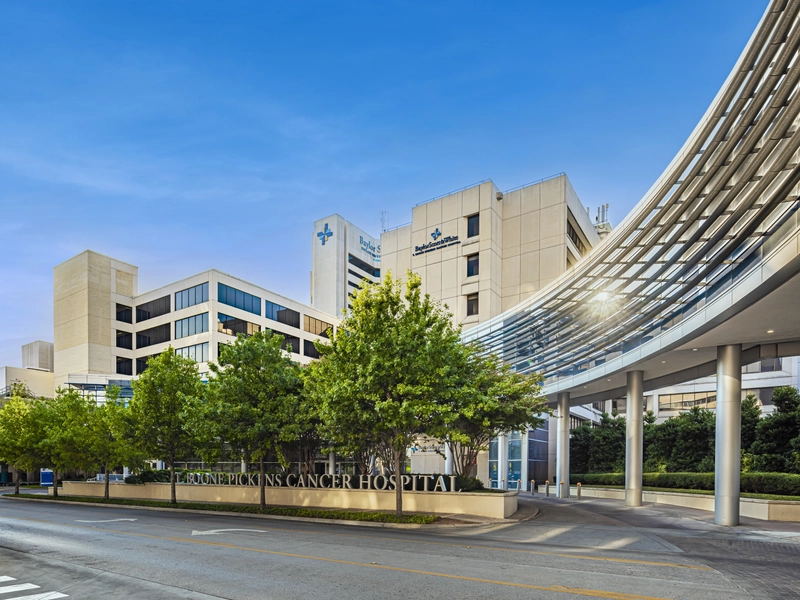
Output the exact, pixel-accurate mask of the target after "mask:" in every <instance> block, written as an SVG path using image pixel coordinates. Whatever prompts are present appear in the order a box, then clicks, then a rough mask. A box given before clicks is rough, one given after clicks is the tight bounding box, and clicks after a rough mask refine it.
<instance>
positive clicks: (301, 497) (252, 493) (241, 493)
mask: <svg viewBox="0 0 800 600" xmlns="http://www.w3.org/2000/svg"><path fill="white" fill-rule="evenodd" d="M266 490H267V504H270V505H277V506H296V507H303V508H331V509H342V510H351V509H352V510H379V511H393V510H394V508H395V493H394V491H379V490H326V489H298V488H286V487H268V488H266ZM103 491H104V484H103V483H102V482H73V481H65V482H64V486H63V491H61V492H60V494H59V495H63V496H95V497H97V496H102V495H103ZM110 494H111V496H112V497H113V498H131V499H133V498H135V499H141V500H169V498H170V485H169V484H168V483H146V484H144V485H130V484H125V483H116V484H115V483H112V484H111V485H110ZM259 494H260V491H259V488H258V487H257V486H232V485H191V484H179V485H177V486H176V495H177V498H178V500H179V501H185V502H215V503H231V504H258V503H259ZM403 508H404V509H405V510H407V511H409V512H423V513H433V514H439V515H441V514H463V515H476V516H482V517H489V518H493V519H504V518H506V517H509V516H511V515H513V514H514V513H515V512H516V511H517V494H516V493H515V492H508V493H505V494H493V493H492V494H490V493H486V494H477V493H454V494H453V493H442V492H439V493H435V494H434V493H425V492H404V493H403Z"/></svg>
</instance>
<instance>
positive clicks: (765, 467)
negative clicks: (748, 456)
mask: <svg viewBox="0 0 800 600" xmlns="http://www.w3.org/2000/svg"><path fill="white" fill-rule="evenodd" d="M772 403H773V404H774V405H775V411H774V412H773V413H772V414H771V415H768V416H766V417H764V418H763V419H761V420H760V421H759V422H758V425H757V426H756V439H755V442H753V445H752V447H751V452H752V453H753V460H754V466H755V470H757V471H775V472H786V471H794V470H795V460H794V456H793V447H792V441H793V440H794V439H796V438H797V437H798V436H799V435H800V411H799V410H798V407H799V406H800V392H798V391H797V389H796V388H794V387H791V386H785V387H777V388H775V390H774V391H773V392H772Z"/></svg>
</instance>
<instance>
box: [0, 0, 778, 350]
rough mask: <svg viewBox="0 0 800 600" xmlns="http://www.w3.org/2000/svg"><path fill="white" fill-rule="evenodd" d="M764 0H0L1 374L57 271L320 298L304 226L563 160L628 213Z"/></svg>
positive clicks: (394, 218)
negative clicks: (68, 264) (97, 265)
mask: <svg viewBox="0 0 800 600" xmlns="http://www.w3.org/2000/svg"><path fill="white" fill-rule="evenodd" d="M765 7H766V1H765V0H757V1H756V0H664V1H645V0H629V1H622V0H618V1H615V0H605V1H603V2H596V1H583V0H576V1H573V2H570V3H566V2H554V1H549V2H543V1H533V0H531V1H528V2H505V3H504V2H488V1H487V2H464V1H452V2H448V1H443V2H421V1H420V2H399V1H398V2H387V1H384V2H366V1H365V2H347V1H343V0H342V1H339V2H324V3H323V2H320V3H313V2H280V3H278V2H264V1H259V2H249V1H245V0H240V1H237V2H207V1H198V0H192V1H189V0H184V1H178V0H175V1H172V2H167V1H165V2H155V1H152V2H141V1H139V0H137V1H135V2H133V1H115V2H99V1H97V2H91V1H87V0H84V1H79V2H27V1H7V2H3V3H2V4H0V239H1V240H2V248H3V249H2V252H1V253H0V280H2V282H3V284H2V286H0V314H2V315H3V319H2V327H1V328H0V365H3V364H8V365H12V366H16V365H19V363H20V350H19V346H20V345H21V344H23V343H26V342H28V341H32V340H34V339H44V340H52V339H53V338H52V336H53V333H52V268H53V266H54V265H56V264H58V263H59V262H62V261H63V260H66V259H68V258H70V257H71V256H73V255H75V254H77V253H79V252H81V251H83V250H85V249H87V248H91V249H93V250H96V251H98V252H102V253H105V254H109V255H111V256H114V257H116V258H119V259H121V260H124V261H127V262H130V263H133V264H136V265H138V266H139V268H140V271H139V273H140V291H146V290H148V289H152V288H154V287H157V286H159V285H163V284H165V283H169V282H170V281H173V280H175V279H178V278H181V277H185V276H188V275H191V274H193V273H196V272H199V271H202V270H205V269H208V268H211V267H214V268H219V269H222V270H224V271H227V272H229V273H232V274H235V275H237V276H239V277H242V278H244V279H247V280H250V281H252V282H254V283H257V284H259V285H262V286H264V287H267V288H269V289H272V290H274V291H276V292H279V293H282V294H285V295H287V296H290V297H292V298H295V299H297V300H299V301H302V302H308V281H309V269H310V259H311V234H312V231H311V228H312V224H313V221H314V220H315V219H317V218H320V217H323V216H326V215H327V214H330V213H332V212H338V213H340V214H342V215H343V216H345V217H346V218H348V219H350V220H352V221H354V222H356V223H357V224H359V225H360V226H361V227H362V228H364V229H366V230H367V231H369V232H371V233H373V234H376V235H377V234H378V233H379V230H380V211H381V210H386V211H388V217H389V225H390V226H394V225H399V224H401V223H405V222H408V221H410V219H411V207H412V206H413V205H414V204H416V203H417V202H420V201H424V200H426V199H428V198H431V197H434V196H438V195H440V194H443V193H446V192H448V191H450V190H453V189H456V188H460V187H463V186H466V185H468V184H470V183H474V182H476V181H480V180H483V179H487V178H491V179H492V180H494V182H495V183H496V184H497V186H498V187H499V188H500V189H509V188H512V187H516V186H518V185H522V184H524V183H527V182H530V181H534V180H537V179H540V178H542V177H546V176H549V175H552V174H555V173H559V172H562V171H563V172H566V173H567V174H568V176H569V177H570V179H571V180H572V182H573V184H574V186H575V188H576V190H577V192H578V195H579V196H580V197H581V199H582V200H583V202H584V204H586V205H588V206H590V207H591V208H592V214H594V212H595V210H596V207H597V206H598V205H600V204H604V203H609V204H610V205H611V208H610V217H611V221H612V223H613V224H616V223H618V222H619V221H620V220H621V219H622V218H623V217H624V216H625V215H626V214H627V213H628V211H629V210H630V209H631V208H632V207H633V206H634V204H635V203H636V202H637V201H638V200H639V199H640V198H641V196H642V195H643V194H644V192H645V191H646V190H647V189H648V188H649V186H650V185H651V184H652V183H653V181H655V179H656V178H657V177H658V175H659V174H660V173H661V171H662V170H663V169H664V167H665V166H666V165H667V163H668V162H669V161H670V159H671V158H672V156H673V155H674V154H675V152H676V151H677V150H678V149H679V148H680V146H681V144H682V143H683V141H684V140H685V139H686V137H687V136H688V134H689V133H690V132H691V130H692V128H693V127H694V125H695V124H696V122H697V121H698V119H699V118H700V117H701V115H702V114H703V112H704V111H705V109H706V108H707V106H708V104H709V103H710V101H711V100H712V98H713V97H714V95H715V93H716V91H717V90H718V88H719V86H720V85H721V83H722V82H723V81H724V79H725V77H726V76H727V74H728V72H729V71H730V69H731V67H732V66H733V64H734V62H735V60H736V58H737V57H738V56H739V53H740V52H741V50H742V48H743V47H744V45H745V43H746V42H747V39H748V38H749V36H750V34H751V32H752V30H753V29H754V28H755V26H756V24H757V22H758V20H759V18H760V16H761V13H762V12H763V10H764V8H765Z"/></svg>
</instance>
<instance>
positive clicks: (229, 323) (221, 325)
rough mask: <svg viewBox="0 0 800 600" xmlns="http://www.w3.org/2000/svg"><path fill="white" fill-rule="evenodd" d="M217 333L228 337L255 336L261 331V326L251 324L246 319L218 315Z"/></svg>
mask: <svg viewBox="0 0 800 600" xmlns="http://www.w3.org/2000/svg"><path fill="white" fill-rule="evenodd" d="M217 331H219V332H220V333H225V334H227V335H234V336H235V335H239V334H240V333H241V334H242V335H246V336H249V335H253V334H254V333H256V332H257V331H261V325H257V324H256V323H250V322H249V321H245V320H244V319H238V318H236V317H231V316H229V315H223V314H222V313H217Z"/></svg>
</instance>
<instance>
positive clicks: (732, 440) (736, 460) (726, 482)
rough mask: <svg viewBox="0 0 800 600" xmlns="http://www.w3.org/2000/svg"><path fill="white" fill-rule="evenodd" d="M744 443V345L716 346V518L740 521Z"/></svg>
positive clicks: (732, 522)
mask: <svg viewBox="0 0 800 600" xmlns="http://www.w3.org/2000/svg"><path fill="white" fill-rule="evenodd" d="M741 447H742V345H741V344H732V345H730V346H719V347H717V430H716V456H715V461H714V489H715V492H714V522H715V523H716V524H717V525H727V526H728V527H733V526H734V525H738V524H739V480H740V477H741Z"/></svg>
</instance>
